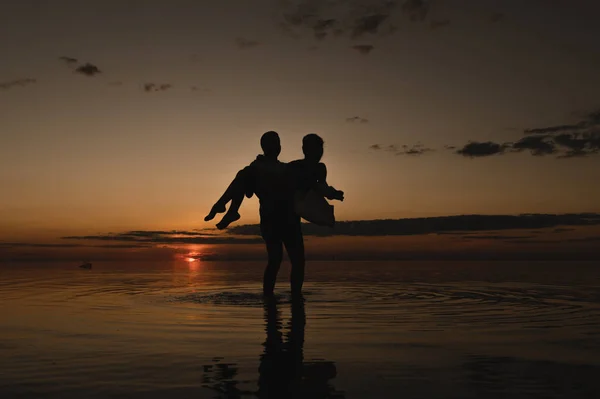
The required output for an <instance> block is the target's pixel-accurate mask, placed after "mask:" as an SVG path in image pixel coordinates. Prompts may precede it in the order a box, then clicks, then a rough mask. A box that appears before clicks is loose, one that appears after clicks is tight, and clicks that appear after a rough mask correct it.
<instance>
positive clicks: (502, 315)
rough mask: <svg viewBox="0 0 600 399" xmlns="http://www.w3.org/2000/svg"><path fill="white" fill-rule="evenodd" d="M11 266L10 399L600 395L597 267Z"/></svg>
mask: <svg viewBox="0 0 600 399" xmlns="http://www.w3.org/2000/svg"><path fill="white" fill-rule="evenodd" d="M262 268H263V264H262V263H254V262H240V263H226V262H213V263H210V262H209V263H203V262H194V263H183V262H182V263H156V264H152V263H150V264H149V263H124V264H118V263H95V264H94V267H93V269H92V270H83V269H79V268H77V265H73V264H4V265H1V266H0V354H1V356H0V397H1V398H17V397H18V398H21V397H23V398H25V397H27V398H101V397H102V398H103V397H128V398H154V397H170V398H175V397H177V398H252V397H265V398H267V397H272V398H281V399H284V398H286V397H290V398H400V397H402V398H506V397H511V398H538V397H539V398H600V387H599V385H600V380H599V376H600V265H597V264H594V263H565V262H561V263H549V262H529V263H527V262H525V263H517V262H487V263H485V262H463V263H460V262H433V263H432V262H310V263H309V264H308V269H307V283H306V285H305V301H304V303H302V302H293V303H292V301H290V298H289V287H288V284H287V275H288V271H289V270H288V269H287V267H286V266H284V267H283V268H282V271H281V276H280V277H281V278H280V282H279V283H278V287H277V288H278V292H279V295H278V298H277V301H274V302H268V303H265V302H264V301H263V300H262V298H261V296H260V295H259V293H260V280H261V277H262Z"/></svg>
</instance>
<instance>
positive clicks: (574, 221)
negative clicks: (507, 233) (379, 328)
mask: <svg viewBox="0 0 600 399" xmlns="http://www.w3.org/2000/svg"><path fill="white" fill-rule="evenodd" d="M597 225H600V214H598V213H582V214H558V215H552V214H524V215H462V216H444V217H429V218H410V219H389V220H360V221H350V222H336V224H335V227H334V228H327V227H321V226H317V225H314V224H310V223H303V224H302V231H303V232H304V234H305V235H307V236H403V235H422V234H434V233H437V234H443V233H448V232H457V231H460V232H477V231H482V232H483V231H493V230H496V231H499V230H520V229H526V230H532V229H542V228H554V227H559V226H561V227H562V226H597ZM228 233H229V234H235V235H260V226H259V225H242V226H234V227H231V228H230V229H229V230H228Z"/></svg>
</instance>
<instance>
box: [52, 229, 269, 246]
mask: <svg viewBox="0 0 600 399" xmlns="http://www.w3.org/2000/svg"><path fill="white" fill-rule="evenodd" d="M61 239H64V240H84V241H117V242H127V243H135V244H138V245H139V244H256V243H261V242H262V239H260V238H235V237H231V236H222V235H221V236H217V235H214V234H210V233H205V232H194V231H160V230H149V231H146V230H134V231H127V232H122V233H107V234H99V235H86V236H68V237H61Z"/></svg>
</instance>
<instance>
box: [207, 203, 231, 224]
mask: <svg viewBox="0 0 600 399" xmlns="http://www.w3.org/2000/svg"><path fill="white" fill-rule="evenodd" d="M226 210H227V208H225V205H222V204H219V203H216V204H214V205H213V207H212V208H211V210H210V212H209V213H208V215H206V217H205V218H204V221H205V222H208V221H209V220H213V219H214V218H215V216H217V213H223V212H225V211H226Z"/></svg>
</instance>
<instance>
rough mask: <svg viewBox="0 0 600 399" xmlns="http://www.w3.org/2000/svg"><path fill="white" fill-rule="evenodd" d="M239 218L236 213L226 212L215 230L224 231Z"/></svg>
mask: <svg viewBox="0 0 600 399" xmlns="http://www.w3.org/2000/svg"><path fill="white" fill-rule="evenodd" d="M239 218H240V214H239V213H237V212H227V213H226V214H225V216H223V219H221V221H220V222H219V223H217V229H219V230H223V229H226V228H227V226H229V225H230V224H231V223H233V222H235V221H236V220H238V219H239Z"/></svg>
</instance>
